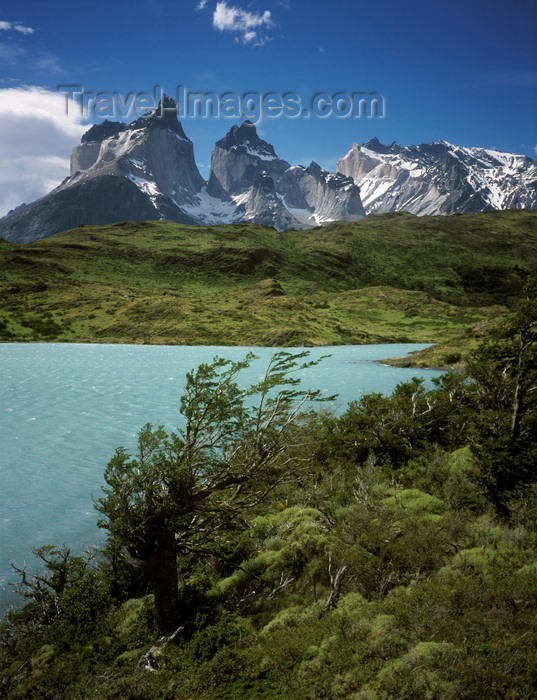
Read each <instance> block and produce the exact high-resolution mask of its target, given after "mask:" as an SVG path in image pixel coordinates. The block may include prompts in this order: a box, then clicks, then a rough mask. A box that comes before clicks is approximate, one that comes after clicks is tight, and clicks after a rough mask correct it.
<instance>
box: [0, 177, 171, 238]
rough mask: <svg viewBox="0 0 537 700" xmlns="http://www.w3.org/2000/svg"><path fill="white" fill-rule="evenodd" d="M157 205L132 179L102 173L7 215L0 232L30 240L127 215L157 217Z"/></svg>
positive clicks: (136, 217) (54, 192) (119, 219)
mask: <svg viewBox="0 0 537 700" xmlns="http://www.w3.org/2000/svg"><path fill="white" fill-rule="evenodd" d="M158 218H160V217H159V213H158V211H157V209H156V207H155V206H153V205H152V203H151V202H150V201H149V200H148V199H147V197H144V195H143V194H142V193H141V192H140V190H139V189H138V188H137V187H136V185H135V184H134V183H133V182H130V181H129V180H127V179H126V178H121V177H116V176H114V175H103V176H102V177H99V178H94V179H92V180H91V181H89V182H84V183H80V184H78V185H73V187H70V188H65V189H58V190H54V191H53V192H51V193H49V194H47V195H45V196H44V197H41V199H38V200H36V201H35V202H33V203H32V204H29V205H27V206H26V207H24V208H23V209H20V210H17V211H15V212H13V213H12V214H8V216H6V217H4V218H3V219H2V221H1V229H0V233H1V234H2V237H3V238H5V239H6V240H8V241H14V242H16V243H29V242H31V241H35V240H37V239H39V238H45V237H46V236H52V235H53V234H55V233H59V232H60V231H67V230H68V229H70V228H74V227H75V226H80V225H82V224H93V225H97V226H100V225H104V224H110V223H114V222H116V221H123V220H125V219H130V220H133V221H136V220H151V219H158Z"/></svg>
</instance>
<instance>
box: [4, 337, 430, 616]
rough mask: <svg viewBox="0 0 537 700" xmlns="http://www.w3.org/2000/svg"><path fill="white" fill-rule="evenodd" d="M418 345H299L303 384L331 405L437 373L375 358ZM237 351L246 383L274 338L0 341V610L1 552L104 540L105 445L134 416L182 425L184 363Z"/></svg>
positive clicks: (24, 560)
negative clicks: (241, 342) (248, 358)
mask: <svg viewBox="0 0 537 700" xmlns="http://www.w3.org/2000/svg"><path fill="white" fill-rule="evenodd" d="M424 347H427V346H426V345H425V344H399V345H358V346H336V347H331V348H314V349H309V350H310V358H311V359H315V358H318V357H319V356H321V355H324V354H328V353H329V354H330V355H331V357H329V358H328V359H325V360H323V362H322V363H321V364H320V365H318V366H316V367H313V368H311V369H309V370H307V371H306V372H304V375H303V377H302V381H303V386H304V387H306V388H309V387H311V388H313V389H320V390H321V392H322V393H323V394H325V395H331V394H338V399H337V400H336V401H335V402H334V404H333V406H332V407H333V409H334V410H335V411H337V412H341V411H343V410H344V409H345V407H346V406H347V404H348V402H349V401H352V400H355V399H358V398H359V397H360V396H361V395H362V394H364V393H369V392H373V391H375V392H382V393H390V392H391V391H392V390H393V389H394V388H395V386H396V385H397V384H398V383H400V382H402V381H408V380H409V379H410V378H411V377H412V376H420V377H424V378H425V379H426V380H430V379H431V378H432V377H435V376H438V375H440V374H441V372H439V371H435V370H416V369H402V368H394V367H389V366H387V365H383V364H381V363H380V362H379V361H380V360H382V359H385V358H387V357H399V356H402V355H405V354H407V353H409V352H412V351H414V350H420V349H422V348H424ZM248 351H252V352H254V353H255V354H256V355H258V356H259V358H260V359H259V360H257V361H255V362H254V363H253V364H252V365H251V367H249V368H248V370H246V371H245V372H244V375H243V381H244V385H245V386H248V385H249V384H251V383H252V382H254V381H257V380H258V379H259V378H261V376H262V375H263V373H264V370H265V368H266V366H267V363H268V360H269V358H270V357H271V356H272V354H273V353H274V352H275V349H274V348H258V347H256V348H244V347H188V346H144V345H78V344H44V343H43V344H17V343H15V344H0V416H1V418H0V437H1V443H0V445H1V447H0V614H1V613H3V612H5V609H6V607H7V606H8V605H9V604H10V603H15V604H18V602H19V598H18V597H17V596H15V595H14V594H13V592H12V591H11V589H10V587H9V586H8V585H7V584H8V582H9V581H15V580H16V578H15V576H14V575H13V573H12V571H11V566H10V565H11V562H15V563H16V564H17V566H22V565H24V564H26V565H27V566H28V571H29V572H32V571H34V570H35V567H36V559H35V557H34V556H33V555H32V549H35V548H36V547H41V546H43V545H48V544H52V545H57V546H59V545H61V544H63V543H65V544H67V545H68V546H69V547H71V550H72V552H73V553H80V552H81V551H82V550H83V548H84V547H86V546H89V545H94V544H99V543H100V542H102V541H103V539H104V533H103V532H102V531H100V530H99V529H98V528H97V526H96V520H97V513H96V511H95V510H94V508H93V500H92V499H93V498H96V497H98V496H99V495H100V492H101V491H100V489H101V484H102V483H103V480H102V475H103V471H104V468H105V466H106V464H107V462H108V461H109V460H110V459H111V457H112V456H113V454H114V450H115V448H116V447H118V446H120V445H122V446H125V447H127V448H128V449H132V448H134V446H135V441H136V434H137V432H138V430H139V429H140V428H141V427H142V426H143V425H144V424H145V423H148V422H150V423H153V424H155V425H164V426H166V427H167V428H169V429H170V428H174V427H178V426H180V425H181V417H180V415H179V412H178V406H179V397H180V395H181V393H182V390H183V386H184V377H185V373H186V372H187V371H188V370H190V369H192V368H194V367H196V366H197V365H198V364H199V363H201V362H210V361H211V360H212V359H213V358H214V357H215V356H219V357H226V358H229V359H232V360H238V359H243V358H244V356H245V355H246V353H247V352H248ZM299 351H300V349H293V350H290V352H293V353H294V352H299ZM328 405H329V404H322V406H323V407H328Z"/></svg>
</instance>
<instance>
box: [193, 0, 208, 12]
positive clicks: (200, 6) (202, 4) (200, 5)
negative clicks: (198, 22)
mask: <svg viewBox="0 0 537 700" xmlns="http://www.w3.org/2000/svg"><path fill="white" fill-rule="evenodd" d="M206 5H207V0H200V1H199V2H198V4H197V6H196V10H204V9H205V6H206Z"/></svg>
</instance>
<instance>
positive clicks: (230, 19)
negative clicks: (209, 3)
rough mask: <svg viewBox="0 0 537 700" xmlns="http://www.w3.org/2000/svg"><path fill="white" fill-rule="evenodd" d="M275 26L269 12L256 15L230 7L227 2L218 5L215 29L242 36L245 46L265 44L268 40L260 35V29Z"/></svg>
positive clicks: (215, 14)
mask: <svg viewBox="0 0 537 700" xmlns="http://www.w3.org/2000/svg"><path fill="white" fill-rule="evenodd" d="M273 26H274V22H273V21H272V16H271V14H270V12H269V11H268V10H265V11H264V12H261V13H257V14H256V13H254V12H248V11H247V10H242V9H241V8H239V7H234V6H230V5H228V4H227V3H226V2H218V3H216V9H215V11H214V13H213V27H214V28H215V29H219V30H220V31H221V32H224V31H229V32H234V33H235V34H239V35H241V39H242V42H243V43H244V44H254V45H261V44H264V43H265V42H266V41H267V38H266V37H265V36H262V35H261V36H260V35H259V29H269V28H271V27H273Z"/></svg>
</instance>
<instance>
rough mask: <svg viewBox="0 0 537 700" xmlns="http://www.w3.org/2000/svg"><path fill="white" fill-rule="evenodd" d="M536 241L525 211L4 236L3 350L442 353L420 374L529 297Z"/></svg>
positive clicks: (135, 226) (536, 215) (129, 226)
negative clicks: (391, 348) (143, 347)
mask: <svg viewBox="0 0 537 700" xmlns="http://www.w3.org/2000/svg"><path fill="white" fill-rule="evenodd" d="M536 243H537V212H534V211H526V210H518V211H495V212H483V213H481V214H473V215H466V214H465V215H455V216H451V217H445V216H439V217H416V216H413V215H411V214H405V213H400V214H384V215H380V216H370V217H366V218H365V219H363V220H362V221H359V222H357V223H344V222H337V223H334V224H331V225H329V226H326V227H323V228H318V229H314V230H312V231H299V232H297V231H285V232H282V233H278V232H276V231H274V230H273V229H270V228H264V227H259V226H255V225H251V224H235V225H232V226H213V227H188V226H182V225H179V224H175V223H170V222H141V223H140V222H122V223H119V224H114V225H110V226H103V227H96V226H82V227H79V228H77V229H74V230H72V231H68V232H65V233H61V234H57V235H55V236H52V237H50V238H46V239H43V240H40V241H36V242H34V243H31V244H25V245H20V244H19V245H17V244H11V243H6V242H5V241H3V240H2V239H0V270H1V271H2V274H1V277H0V341H4V342H5V341H22V342H24V341H33V342H36V341H46V342H50V341H62V342H114V343H115V342H119V343H165V344H174V343H177V344H223V345H269V346H301V345H306V346H307V345H331V344H341V343H344V344H359V343H370V342H405V341H409V342H434V343H446V345H445V347H444V346H441V347H440V349H438V350H436V351H435V353H434V354H433V355H432V356H431V355H430V354H429V355H428V356H426V357H425V358H423V360H421V362H422V363H423V364H427V363H428V364H431V363H435V364H439V365H457V364H458V363H460V357H461V347H462V346H466V345H467V344H468V343H470V344H471V343H474V342H475V341H476V340H477V339H478V338H479V337H480V336H481V335H482V334H483V332H484V331H486V330H487V329H488V328H489V327H490V326H491V324H492V325H494V323H495V321H496V319H497V318H498V317H499V316H501V315H502V314H503V313H505V312H506V311H507V310H508V308H510V307H512V305H513V303H515V302H516V300H518V299H519V298H520V295H521V291H522V289H523V287H524V284H525V282H526V280H527V278H528V275H529V274H530V273H532V272H535V270H536V269H537V245H536ZM431 358H432V359H431Z"/></svg>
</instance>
